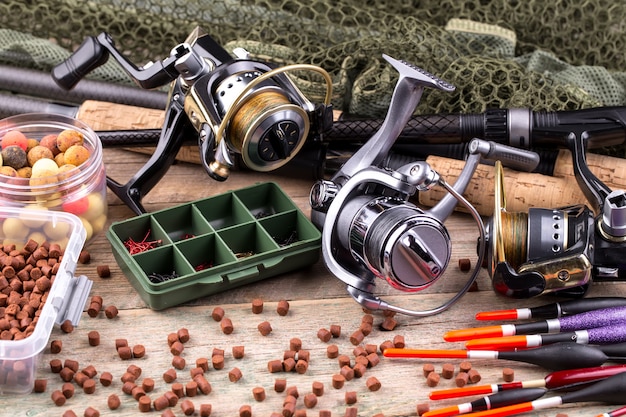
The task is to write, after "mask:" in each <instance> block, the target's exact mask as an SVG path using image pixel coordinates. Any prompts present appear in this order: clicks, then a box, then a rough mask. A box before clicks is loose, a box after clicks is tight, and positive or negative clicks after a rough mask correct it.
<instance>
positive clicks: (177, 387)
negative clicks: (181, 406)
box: [170, 382, 185, 398]
mask: <svg viewBox="0 0 626 417" xmlns="http://www.w3.org/2000/svg"><path fill="white" fill-rule="evenodd" d="M170 389H171V390H172V392H173V393H174V394H176V396H177V397H178V398H182V397H184V396H185V386H184V385H183V384H182V383H181V382H174V383H173V384H172V386H171V387H170Z"/></svg>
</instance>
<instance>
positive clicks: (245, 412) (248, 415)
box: [239, 404, 252, 417]
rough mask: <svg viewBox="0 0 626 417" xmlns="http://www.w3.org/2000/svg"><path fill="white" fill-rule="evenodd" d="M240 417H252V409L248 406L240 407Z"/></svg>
mask: <svg viewBox="0 0 626 417" xmlns="http://www.w3.org/2000/svg"><path fill="white" fill-rule="evenodd" d="M239 417H252V407H251V406H250V405H248V404H244V405H242V406H241V407H239Z"/></svg>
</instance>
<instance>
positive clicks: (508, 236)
mask: <svg viewBox="0 0 626 417" xmlns="http://www.w3.org/2000/svg"><path fill="white" fill-rule="evenodd" d="M500 221H501V225H502V229H501V235H500V236H501V239H502V249H503V250H504V254H503V255H504V257H505V259H506V261H507V262H508V263H509V264H510V265H511V267H512V268H513V269H515V270H517V268H519V267H520V265H522V264H524V263H525V262H526V253H527V249H526V242H527V240H528V214H527V213H507V212H501V213H500Z"/></svg>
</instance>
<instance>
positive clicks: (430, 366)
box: [422, 363, 435, 378]
mask: <svg viewBox="0 0 626 417" xmlns="http://www.w3.org/2000/svg"><path fill="white" fill-rule="evenodd" d="M434 371H435V365H433V364H432V363H425V364H424V365H422V372H423V373H424V378H427V377H428V375H430V373H431V372H434Z"/></svg>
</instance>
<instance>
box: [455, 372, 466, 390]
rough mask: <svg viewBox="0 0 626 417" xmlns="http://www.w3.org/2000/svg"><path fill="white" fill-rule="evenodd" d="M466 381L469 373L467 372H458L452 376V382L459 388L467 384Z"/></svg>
mask: <svg viewBox="0 0 626 417" xmlns="http://www.w3.org/2000/svg"><path fill="white" fill-rule="evenodd" d="M468 381H469V374H468V373H467V372H459V373H458V374H456V377H454V383H455V384H456V386H457V387H459V388H462V387H464V386H465V385H467V382H468Z"/></svg>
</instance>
